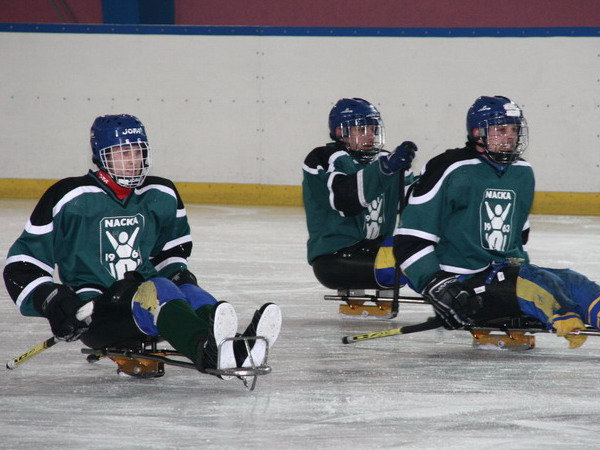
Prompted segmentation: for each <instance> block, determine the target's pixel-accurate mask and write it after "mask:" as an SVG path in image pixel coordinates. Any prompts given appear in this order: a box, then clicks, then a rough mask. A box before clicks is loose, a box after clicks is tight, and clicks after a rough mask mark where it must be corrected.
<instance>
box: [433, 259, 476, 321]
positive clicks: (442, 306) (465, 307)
mask: <svg viewBox="0 0 600 450" xmlns="http://www.w3.org/2000/svg"><path fill="white" fill-rule="evenodd" d="M421 293H422V294H423V297H425V299H426V300H427V301H428V302H429V303H431V305H432V306H433V309H434V310H435V313H436V315H437V316H438V317H439V318H440V319H441V320H442V322H443V326H444V328H446V329H447V330H456V329H457V328H462V327H464V326H467V325H471V324H472V323H473V320H472V317H473V316H474V314H475V313H476V312H477V311H479V310H480V309H481V308H482V307H483V300H482V298H481V297H480V296H478V295H476V294H475V293H474V292H473V291H472V290H471V289H470V288H468V287H466V286H465V285H464V284H462V283H461V282H460V281H458V280H457V277H456V275H453V274H451V273H448V272H444V271H443V270H440V271H439V272H437V273H436V274H435V275H434V276H433V277H432V278H431V280H429V282H428V283H427V285H426V286H425V288H424V289H423V291H422V292H421Z"/></svg>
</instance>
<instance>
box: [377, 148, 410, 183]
mask: <svg viewBox="0 0 600 450" xmlns="http://www.w3.org/2000/svg"><path fill="white" fill-rule="evenodd" d="M416 151H417V146H416V144H415V143H414V142H411V141H404V142H403V143H402V144H400V145H399V146H398V147H396V149H395V150H394V151H393V152H391V153H390V154H389V155H382V156H381V157H380V158H379V168H380V169H381V171H382V172H383V173H384V174H386V175H393V174H395V173H396V172H399V171H401V170H408V169H410V166H411V164H412V160H413V159H414V157H415V152H416Z"/></svg>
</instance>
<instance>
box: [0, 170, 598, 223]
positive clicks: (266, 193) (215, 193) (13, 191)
mask: <svg viewBox="0 0 600 450" xmlns="http://www.w3.org/2000/svg"><path fill="white" fill-rule="evenodd" d="M56 181H57V180H42V179H15V178H5V179H0V198H14V199H37V198H39V197H41V195H42V194H43V193H44V191H45V190H46V189H48V188H49V187H50V186H51V185H52V184H54V183H55V182H56ZM175 185H176V186H177V189H178V190H179V193H180V194H181V197H182V198H183V201H184V202H185V203H200V204H230V205H272V206H302V187H301V186H292V185H267V184H243V183H196V182H175ZM531 212H532V213H533V214H561V215H593V216H600V193H596V192H543V191H539V192H536V193H535V198H534V202H533V208H532V211H531Z"/></svg>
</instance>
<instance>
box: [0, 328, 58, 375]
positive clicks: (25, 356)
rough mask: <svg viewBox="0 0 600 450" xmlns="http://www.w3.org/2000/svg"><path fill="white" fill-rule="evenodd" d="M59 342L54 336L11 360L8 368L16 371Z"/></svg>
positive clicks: (7, 364)
mask: <svg viewBox="0 0 600 450" xmlns="http://www.w3.org/2000/svg"><path fill="white" fill-rule="evenodd" d="M57 342H58V339H56V338H55V337H54V336H52V337H51V338H48V339H46V340H45V341H44V342H40V343H39V344H38V345H36V346H35V347H32V348H30V349H29V350H27V351H26V352H25V353H23V354H22V355H20V356H17V357H16V358H14V359H11V360H10V361H8V362H7V363H6V368H7V369H10V370H12V369H16V368H17V366H19V365H21V364H23V363H24V362H25V361H27V360H29V359H30V358H33V357H34V356H35V355H37V354H39V353H41V352H43V351H44V350H46V349H47V348H50V347H52V346H53V345H55V344H56V343H57Z"/></svg>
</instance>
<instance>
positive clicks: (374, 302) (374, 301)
mask: <svg viewBox="0 0 600 450" xmlns="http://www.w3.org/2000/svg"><path fill="white" fill-rule="evenodd" d="M393 297H394V290H393V289H391V288H389V289H338V290H337V293H336V294H335V295H331V294H330V295H325V297H324V299H325V300H328V301H337V302H341V304H340V305H339V313H340V314H341V315H342V316H343V317H346V318H354V319H357V318H358V319H388V318H392V299H393ZM398 302H399V303H417V304H428V303H427V301H425V300H424V299H423V297H421V296H418V295H417V294H415V295H405V294H403V293H402V291H400V295H399V296H398ZM394 317H395V316H394Z"/></svg>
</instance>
